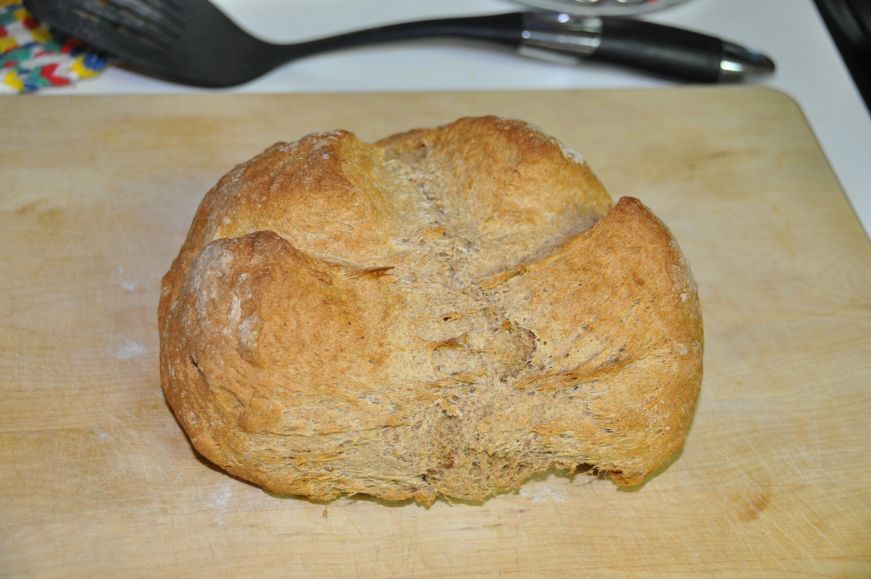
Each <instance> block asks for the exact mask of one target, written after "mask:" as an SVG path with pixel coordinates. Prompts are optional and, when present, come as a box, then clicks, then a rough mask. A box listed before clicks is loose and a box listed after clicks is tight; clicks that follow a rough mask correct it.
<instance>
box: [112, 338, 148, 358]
mask: <svg viewBox="0 0 871 579" xmlns="http://www.w3.org/2000/svg"><path fill="white" fill-rule="evenodd" d="M144 353H145V346H143V345H142V344H140V343H139V342H134V341H133V340H124V341H123V342H122V343H121V344H120V345H119V346H118V348H117V349H116V350H115V358H117V359H118V360H129V359H130V358H135V357H136V356H141V355H142V354H144Z"/></svg>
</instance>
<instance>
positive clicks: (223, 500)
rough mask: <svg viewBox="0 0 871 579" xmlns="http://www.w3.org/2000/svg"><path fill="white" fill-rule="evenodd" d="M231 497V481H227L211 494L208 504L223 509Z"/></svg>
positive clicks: (225, 508)
mask: <svg viewBox="0 0 871 579" xmlns="http://www.w3.org/2000/svg"><path fill="white" fill-rule="evenodd" d="M231 498H233V483H232V482H227V483H224V485H223V486H222V487H221V488H219V489H218V490H216V491H215V492H214V493H213V494H212V496H211V500H210V501H209V506H211V507H213V508H215V509H220V510H222V511H225V510H227V505H228V504H229V503H230V499H231Z"/></svg>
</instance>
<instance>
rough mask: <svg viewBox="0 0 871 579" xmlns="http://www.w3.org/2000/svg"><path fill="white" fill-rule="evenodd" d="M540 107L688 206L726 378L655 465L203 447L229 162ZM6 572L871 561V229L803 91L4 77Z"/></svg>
mask: <svg viewBox="0 0 871 579" xmlns="http://www.w3.org/2000/svg"><path fill="white" fill-rule="evenodd" d="M485 113H493V114H499V115H505V116H510V117H516V118H522V119H525V120H528V121H530V122H532V123H534V124H536V125H538V126H540V127H542V128H543V129H544V130H545V131H547V132H549V133H551V134H553V135H555V136H557V137H558V138H560V139H561V140H563V141H564V142H565V143H566V144H567V145H569V146H570V147H572V148H575V149H577V150H580V151H582V152H583V153H584V155H585V156H586V158H587V159H588V161H589V162H590V164H591V165H592V167H593V169H594V171H596V172H597V174H598V175H599V176H600V178H601V179H602V180H603V181H604V183H605V184H606V186H607V187H608V189H609V190H610V192H611V194H612V195H613V196H614V197H615V198H616V197H619V196H620V195H624V194H631V195H635V196H638V197H639V198H641V199H642V200H643V201H644V202H645V203H646V204H648V205H649V206H650V207H651V208H653V210H654V211H655V212H656V213H657V214H659V215H660V216H661V217H662V218H663V219H664V221H665V222H666V223H668V224H669V225H670V226H671V228H672V231H673V232H674V234H675V236H676V237H677V239H678V240H679V242H680V244H681V246H682V248H683V250H684V252H685V253H686V255H687V257H688V259H689V261H690V263H691V265H692V268H693V271H694V273H695V276H696V278H697V280H698V282H699V288H700V295H701V299H702V307H703V312H704V316H705V330H706V356H705V379H704V382H703V385H702V395H701V401H700V405H699V409H698V413H697V415H696V418H695V422H694V424H693V428H692V430H691V431H690V436H689V441H688V443H687V445H686V447H685V449H684V450H683V452H682V454H681V455H680V456H679V457H677V459H676V460H674V461H673V462H672V464H670V465H669V466H668V467H667V468H665V469H664V470H663V471H661V472H660V473H659V474H658V475H657V476H655V477H654V478H653V479H651V480H650V481H649V482H648V483H647V484H646V485H644V486H643V487H641V488H640V489H637V490H634V491H629V492H627V491H621V490H618V489H617V488H616V487H615V486H614V485H613V484H612V483H610V482H608V481H606V480H599V479H594V478H589V477H586V476H584V475H578V476H576V477H575V478H574V479H570V478H565V477H556V476H552V475H551V476H543V477H539V478H538V479H536V480H533V481H530V482H529V483H527V484H526V485H525V486H524V487H523V488H522V489H521V490H520V491H519V492H517V493H515V494H507V495H502V496H499V497H496V498H494V499H492V500H490V501H487V502H486V503H484V504H483V505H468V504H448V503H445V502H439V503H436V504H435V505H434V506H433V507H431V508H429V509H426V508H423V507H419V506H416V505H414V504H403V505H399V506H387V505H384V504H381V503H379V502H376V501H373V500H367V499H359V500H354V499H342V500H339V501H337V502H335V503H332V504H329V505H328V506H324V505H320V504H314V503H311V502H308V501H305V500H301V499H298V498H292V497H290V498H288V497H275V496H270V495H268V494H266V493H264V492H262V491H261V490H260V489H258V488H256V487H253V486H251V485H248V484H246V483H244V482H240V481H238V480H235V479H233V478H231V477H229V476H227V475H225V474H223V473H221V472H220V471H218V470H216V469H214V468H211V467H209V466H207V465H206V464H204V463H203V462H201V461H200V460H198V459H197V458H196V457H195V456H194V454H193V452H192V450H191V447H190V446H189V444H188V442H187V440H186V439H185V437H184V434H183V433H182V431H181V430H180V428H179V427H178V425H177V424H176V423H175V421H174V419H173V417H172V415H171V414H170V411H169V409H168V408H167V406H166V404H165V402H164V400H163V396H162V395H161V392H160V387H159V378H158V365H157V357H158V336H157V316H156V307H157V298H158V288H159V280H160V276H161V275H162V274H163V273H164V272H165V271H166V270H167V268H168V267H169V264H170V262H171V260H172V259H173V257H174V256H175V255H176V253H177V251H178V248H179V246H180V244H181V242H182V239H183V237H184V235H185V233H186V231H187V228H188V226H189V224H190V221H191V218H192V216H193V212H194V209H195V207H196V205H197V203H198V202H199V200H200V199H201V198H202V195H203V194H204V193H205V192H206V190H207V189H208V188H209V187H210V186H211V185H212V184H214V183H215V182H216V181H217V179H218V178H219V177H220V176H221V175H222V174H223V173H225V172H226V171H228V170H229V169H230V168H231V167H232V166H233V165H234V164H235V163H238V162H240V161H243V160H245V159H247V158H249V157H251V156H252V155H254V154H255V153H257V152H259V151H260V150H262V149H264V148H265V147H267V146H268V145H270V144H271V143H273V142H274V141H278V140H293V139H295V138H297V137H299V136H301V135H303V134H304V133H307V132H310V131H314V130H320V129H332V128H347V129H351V130H354V131H356V132H358V134H359V135H361V137H363V138H365V139H375V138H378V137H381V136H384V135H387V134H389V133H392V132H395V131H398V130H403V129H407V128H410V127H415V126H426V125H435V124H440V123H443V122H447V121H450V120H453V119H454V118H456V117H459V116H464V115H476V114H485ZM0 127H2V132H3V138H2V139H0V576H4V577H18V576H22V577H26V576H40V577H52V576H62V577H71V576H72V577H94V576H125V577H135V576H142V577H157V576H164V575H179V576H205V575H208V576H276V575H277V576H292V575H305V576H313V577H336V576H403V577H405V576H458V575H477V576H500V575H507V576H517V577H531V576H553V577H564V576H577V575H615V576H645V577H646V576H662V577H676V576H694V575H713V576H717V575H719V576H724V577H732V576H751V577H752V576H759V577H762V576H765V577H768V576H843V577H858V576H871V427H869V425H871V419H869V416H871V245H869V243H868V240H867V238H866V237H865V235H864V233H863V232H862V230H861V228H860V226H859V224H858V222H857V220H856V218H855V216H854V215H853V214H852V212H851V211H850V208H849V206H848V204H847V202H846V200H845V198H844V197H843V195H842V193H841V191H840V189H839V186H838V183H837V181H836V180H835V178H834V177H833V175H832V173H831V170H830V168H829V166H828V164H827V163H826V161H825V159H824V157H823V156H822V154H821V152H820V150H819V147H818V145H817V143H816V141H815V140H814V137H813V135H812V134H811V132H810V130H809V129H808V127H807V125H806V123H805V121H804V119H803V117H802V114H801V112H800V111H799V109H798V107H797V106H796V105H795V104H794V103H793V102H792V101H791V100H790V99H789V98H787V97H786V96H784V95H782V94H780V93H777V92H774V91H770V90H767V89H761V88H734V89H723V88H716V89H696V88H692V89H690V88H683V89H668V90H646V91H610V92H609V91H597V92H513V93H459V94H450V93H444V94H413V93H406V94H365V95H351V94H345V95H233V94H223V95H184V96H143V97H116V96H112V97H72V98H67V97H54V98H50V97H44V98H37V97H32V98H6V99H3V102H2V107H0Z"/></svg>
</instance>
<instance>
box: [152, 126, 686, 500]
mask: <svg viewBox="0 0 871 579" xmlns="http://www.w3.org/2000/svg"><path fill="white" fill-rule="evenodd" d="M159 318H160V345H161V348H160V363H161V382H162V385H163V389H164V391H165V393H166V398H167V400H168V401H169V404H170V406H171V407H172V409H173V411H174V412H175V415H176V417H177V419H178V421H179V422H180V423H181V425H182V427H183V428H184V430H185V432H186V433H187V434H188V436H189V437H190V439H191V441H192V442H193V445H194V447H196V449H197V450H198V451H199V452H200V453H202V454H203V455H204V456H205V457H206V458H208V459H209V460H210V461H212V462H214V463H215V464H216V465H218V466H220V467H221V468H223V469H225V470H226V471H228V472H230V473H232V474H234V475H236V476H238V477H240V478H243V479H245V480H249V481H251V482H253V483H256V484H258V485H260V486H262V487H263V488H265V489H267V490H269V491H272V492H275V493H281V494H297V495H305V496H307V497H310V498H312V499H316V500H330V499H334V498H336V497H339V496H347V495H353V494H357V493H363V494H368V495H372V496H375V497H380V498H382V499H386V500H403V499H414V500H416V501H418V502H421V503H425V504H429V503H431V502H432V501H433V500H435V499H436V498H437V497H439V496H442V497H448V498H450V497H453V498H457V499H465V500H471V501H479V500H482V499H484V498H486V497H487V496H489V495H492V494H494V493H499V492H504V491H507V490H511V489H516V488H518V487H519V486H520V485H521V484H522V483H523V482H524V480H526V479H527V478H528V477H529V476H530V475H532V474H533V473H536V472H540V471H544V470H547V469H550V468H555V469H558V470H562V471H574V470H576V469H578V468H580V467H584V468H590V469H592V470H593V471H594V472H598V473H605V474H607V475H608V476H609V477H610V478H611V479H613V480H614V481H615V482H616V483H617V484H619V485H635V484H638V483H640V482H642V481H643V480H644V479H645V477H647V476H648V475H649V474H650V473H651V472H652V471H654V470H656V469H657V467H659V466H661V465H663V463H665V462H666V461H667V460H668V458H669V457H670V456H671V455H672V454H674V453H675V451H676V450H678V449H679V448H680V446H681V445H682V444H683V442H684V439H685V437H686V433H687V429H688V427H689V424H690V421H691V419H692V416H693V411H694V408H695V404H696V398H697V396H698V392H699V384H700V382H701V376H702V322H701V316H700V312H699V302H698V297H697V294H696V286H695V283H694V282H693V279H692V277H691V275H690V271H689V268H688V267H687V264H686V262H685V261H684V259H683V257H682V255H681V252H680V249H679V248H678V245H677V243H676V242H675V240H674V239H673V238H672V236H671V234H670V233H669V231H668V229H667V228H666V227H665V226H664V225H663V224H662V223H661V222H660V221H659V220H658V219H657V218H656V217H655V216H654V215H653V214H652V213H651V212H650V210H648V209H647V208H646V207H645V206H644V205H642V204H641V203H640V202H639V201H638V200H637V199H633V198H630V197H624V198H622V199H621V200H620V201H619V202H618V203H617V204H616V205H614V204H613V203H612V201H611V199H610V198H609V196H608V194H607V193H606V192H605V190H604V188H603V187H602V185H601V184H600V183H599V181H598V180H597V179H596V177H595V176H594V175H593V174H592V173H591V172H590V170H589V168H588V167H587V165H586V164H585V163H584V162H583V161H582V160H581V159H580V157H579V156H578V155H576V154H574V153H572V152H570V151H568V150H566V149H565V148H563V147H562V146H561V145H560V144H559V143H558V142H557V141H556V140H554V139H552V138H550V137H548V136H546V135H544V134H542V133H541V132H539V131H538V130H536V129H534V128H532V127H530V126H529V125H527V124H524V123H520V122H516V121H509V120H503V119H499V118H495V117H484V118H465V119H460V120H458V121H456V122H454V123H452V124H450V125H447V126H444V127H439V128H435V129H426V130H413V131H410V132H407V133H402V134H399V135H394V136H392V137H388V138H386V139H384V140H382V141H380V142H378V143H376V144H374V145H370V144H367V143H363V142H361V141H359V140H358V139H357V138H356V137H355V136H354V135H353V134H352V133H349V132H346V131H335V132H330V133H318V134H312V135H308V136H306V137H303V138H302V139H300V140H299V141H296V142H294V143H278V144H276V145H273V146H272V147H270V148H269V149H267V150H266V151H265V152H263V153H262V154H260V155H258V156H257V157H255V158H254V159H252V160H250V161H248V162H247V163H243V164H242V165H239V166H238V167H236V168H235V169H234V170H233V171H231V172H230V173H229V174H228V175H226V176H225V177H224V178H222V179H221V180H220V181H219V182H218V184H217V185H216V186H215V187H214V188H213V189H212V190H211V191H209V193H208V194H207V195H206V197H205V199H204V200H203V202H202V204H201V205H200V207H199V210H198V211H197V214H196V217H195V218H194V221H193V224H192V225H191V229H190V232H189V234H188V237H187V240H186V241H185V243H184V245H183V246H182V248H181V252H180V254H179V256H178V258H177V259H176V260H175V262H174V263H173V265H172V268H171V269H170V271H169V273H167V274H166V276H165V277H164V278H163V286H162V292H161V299H160V311H159Z"/></svg>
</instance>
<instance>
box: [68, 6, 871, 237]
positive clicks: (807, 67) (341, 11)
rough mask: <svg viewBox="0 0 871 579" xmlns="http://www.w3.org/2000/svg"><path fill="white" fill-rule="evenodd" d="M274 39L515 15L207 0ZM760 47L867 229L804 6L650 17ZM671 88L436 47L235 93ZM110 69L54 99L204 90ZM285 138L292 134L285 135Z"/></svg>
mask: <svg viewBox="0 0 871 579" xmlns="http://www.w3.org/2000/svg"><path fill="white" fill-rule="evenodd" d="M214 1H215V3H216V4H218V5H219V6H220V7H221V8H223V9H224V10H225V11H226V12H227V13H228V14H230V15H231V16H233V17H234V18H235V19H236V20H237V22H239V23H240V24H241V25H242V26H243V27H244V28H246V29H248V30H249V31H250V32H253V33H255V34H257V35H258V36H260V37H262V38H264V39H266V40H271V41H276V42H293V41H298V40H304V39H308V38H312V37H315V36H319V35H326V34H334V33H338V32H343V31H347V30H351V29H355V28H360V27H365V26H373V25H379V24H385V23H390V22H396V21H401V20H406V19H418V18H431V17H443V16H449V15H460V14H477V13H487V12H504V11H512V10H516V9H518V5H516V4H514V3H513V2H510V1H509V0H441V1H439V2H422V1H420V0H417V1H415V0H214ZM647 17H648V18H649V19H651V20H655V21H658V22H662V23H667V24H673V25H676V26H682V27H686V28H690V29H695V30H698V31H700V32H705V33H708V34H713V35H718V36H721V37H723V38H726V39H729V40H733V41H736V42H738V43H741V44H745V45H747V46H749V47H752V48H756V49H758V50H762V51H763V52H765V53H767V54H768V55H770V56H771V57H772V58H773V59H774V60H775V62H776V63H777V67H778V68H777V72H776V73H775V74H774V75H773V76H772V77H770V78H768V79H765V80H763V81H760V84H764V85H766V86H770V87H773V88H777V89H779V90H782V91H784V92H786V93H787V94H789V95H791V96H792V97H793V98H794V99H795V100H796V101H797V102H798V104H799V105H800V107H801V108H802V110H803V111H804V113H805V115H806V116H807V118H808V120H809V122H810V125H811V127H812V128H813V130H814V132H815V133H816V135H817V137H818V138H819V140H820V142H821V144H822V147H823V149H824V150H825V152H826V154H827V156H828V158H829V160H830V162H831V164H832V166H833V168H834V170H835V173H836V174H837V176H838V178H839V179H840V181H841V184H842V186H843V188H844V190H845V191H846V193H847V195H848V197H849V199H850V202H851V203H852V205H853V207H854V209H855V210H856V212H857V214H858V215H859V218H860V220H861V221H862V223H863V225H864V227H865V230H866V232H871V116H869V113H868V111H867V110H866V109H865V106H864V104H863V102H862V99H861V97H860V95H859V93H858V91H857V90H856V88H855V86H854V85H853V82H852V80H851V79H850V75H849V72H848V71H847V69H846V67H845V65H844V64H843V61H842V59H841V57H840V55H839V53H838V51H837V47H836V46H835V45H834V43H833V41H832V40H831V37H830V35H829V33H828V30H827V29H826V27H825V24H824V23H823V21H822V19H821V18H820V16H819V14H818V12H817V10H816V7H815V6H814V4H813V1H812V0H728V1H724V0H691V1H689V2H687V3H685V4H681V5H678V6H675V7H672V8H669V9H666V10H664V11H662V12H657V13H653V14H650V15H649V16H647ZM669 84H671V83H669V82H667V81H663V80H661V79H657V78H651V77H648V76H643V75H640V74H636V73H633V72H629V71H625V70H619V69H616V68H612V67H607V66H601V65H582V66H566V65H558V64H550V63H544V62H540V61H536V60H531V59H525V58H521V57H518V56H515V55H513V54H510V53H508V52H503V51H499V50H490V49H487V48H481V47H475V46H471V45H459V44H450V43H444V42H434V41H428V42H418V43H406V44H402V45H385V46H378V47H366V48H360V49H355V50H351V51H346V52H340V53H333V54H328V55H321V56H316V57H312V58H308V59H305V60H301V61H298V62H295V63H292V64H289V65H286V66H284V67H282V68H280V69H278V70H275V71H273V72H272V73H270V74H268V75H266V76H264V77H262V78H260V79H258V80H255V81H254V82H251V83H249V84H247V85H244V86H241V87H237V88H233V89H230V90H232V91H233V92H331V91H405V90H408V91H415V90H493V89H502V90H505V89H507V90H511V89H578V88H643V87H659V86H668V85H669ZM201 90H203V89H193V88H189V87H183V86H180V85H175V84H171V83H167V82H162V81H157V80H154V79H150V78H147V77H144V76H140V75H137V74H134V73H131V72H127V71H125V70H122V69H118V68H112V69H110V70H108V71H107V72H105V73H104V74H103V75H102V76H101V77H99V78H97V79H94V80H88V81H83V82H81V83H79V84H78V85H77V86H75V87H73V88H70V89H63V90H56V91H52V92H53V94H70V93H75V94H123V93H128V94H129V93H138V94H143V93H179V92H193V91H201ZM289 137H290V135H289Z"/></svg>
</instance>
